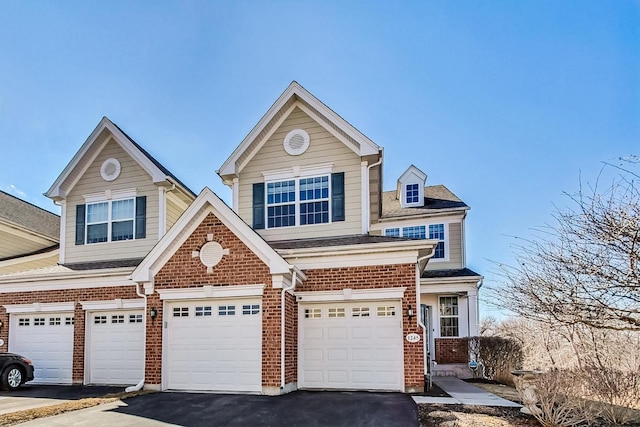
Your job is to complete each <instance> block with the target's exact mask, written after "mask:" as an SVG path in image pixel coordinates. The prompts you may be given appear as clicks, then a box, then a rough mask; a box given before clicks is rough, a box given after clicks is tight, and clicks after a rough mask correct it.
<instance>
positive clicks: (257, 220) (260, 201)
mask: <svg viewBox="0 0 640 427" xmlns="http://www.w3.org/2000/svg"><path fill="white" fill-rule="evenodd" d="M264 216H265V215H264V183H262V182H261V183H258V184H253V229H254V230H261V229H263V228H264Z"/></svg>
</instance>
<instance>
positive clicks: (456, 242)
mask: <svg viewBox="0 0 640 427" xmlns="http://www.w3.org/2000/svg"><path fill="white" fill-rule="evenodd" d="M446 244H448V245H449V261H433V260H432V261H429V263H428V264H427V270H447V269H456V268H464V265H462V224H461V223H459V222H452V223H449V236H448V240H447V243H446Z"/></svg>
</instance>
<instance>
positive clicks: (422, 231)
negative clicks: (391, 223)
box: [402, 225, 427, 239]
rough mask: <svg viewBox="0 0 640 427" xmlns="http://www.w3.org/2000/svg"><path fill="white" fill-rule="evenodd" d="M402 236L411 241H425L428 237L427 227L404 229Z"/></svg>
mask: <svg viewBox="0 0 640 427" xmlns="http://www.w3.org/2000/svg"><path fill="white" fill-rule="evenodd" d="M402 236H403V237H409V238H411V239H425V238H426V237H427V233H426V227H425V226H424V225H416V226H411V227H402Z"/></svg>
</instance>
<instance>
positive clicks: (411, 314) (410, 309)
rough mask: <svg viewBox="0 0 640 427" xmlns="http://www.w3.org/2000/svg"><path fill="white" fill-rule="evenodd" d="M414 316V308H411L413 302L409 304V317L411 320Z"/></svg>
mask: <svg viewBox="0 0 640 427" xmlns="http://www.w3.org/2000/svg"><path fill="white" fill-rule="evenodd" d="M413 316H414V313H413V309H412V308H411V304H409V307H407V317H408V318H409V320H411V318H412V317H413Z"/></svg>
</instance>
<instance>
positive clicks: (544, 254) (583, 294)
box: [490, 171, 640, 331]
mask: <svg viewBox="0 0 640 427" xmlns="http://www.w3.org/2000/svg"><path fill="white" fill-rule="evenodd" d="M634 178H636V176H635V175H634V174H633V173H631V172H628V171H623V173H622V174H621V175H619V177H617V178H616V179H614V180H613V183H612V184H611V185H610V186H609V187H607V188H605V189H600V188H599V187H598V185H596V186H593V187H588V188H587V189H583V188H582V186H581V188H580V191H579V192H578V193H577V194H573V195H569V194H567V195H568V197H569V198H570V200H571V207H568V208H565V209H557V210H556V212H555V214H554V215H553V222H552V223H551V224H550V225H548V226H546V227H544V228H542V229H539V230H537V231H538V233H537V235H536V237H535V238H534V239H533V240H530V241H527V242H526V243H524V244H522V245H519V246H517V247H516V249H515V252H516V253H515V255H516V259H517V265H515V266H505V265H499V267H500V274H501V276H502V278H503V281H502V283H501V284H500V286H498V287H494V288H493V289H492V292H491V290H490V294H491V297H492V299H493V301H494V303H497V305H499V306H501V307H504V308H507V309H509V310H510V311H512V312H514V313H515V314H517V315H519V316H521V317H525V318H529V319H534V320H537V321H543V322H547V323H552V324H562V325H580V324H582V325H586V326H589V327H592V328H597V329H609V330H619V331H623V330H627V331H640V271H639V269H640V263H639V261H640V192H639V190H638V188H637V185H636V183H635V181H634ZM505 290H508V291H505Z"/></svg>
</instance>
